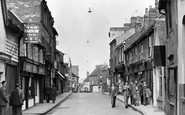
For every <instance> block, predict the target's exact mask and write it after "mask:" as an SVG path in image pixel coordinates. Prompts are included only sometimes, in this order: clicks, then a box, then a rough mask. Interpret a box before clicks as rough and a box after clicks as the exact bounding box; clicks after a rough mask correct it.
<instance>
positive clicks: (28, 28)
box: [24, 24, 41, 43]
mask: <svg viewBox="0 0 185 115" xmlns="http://www.w3.org/2000/svg"><path fill="white" fill-rule="evenodd" d="M24 30H25V40H24V42H25V43H41V38H39V25H38V24H24Z"/></svg>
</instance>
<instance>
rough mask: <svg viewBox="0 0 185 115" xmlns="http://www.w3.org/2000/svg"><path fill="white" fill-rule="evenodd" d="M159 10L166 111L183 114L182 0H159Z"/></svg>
mask: <svg viewBox="0 0 185 115" xmlns="http://www.w3.org/2000/svg"><path fill="white" fill-rule="evenodd" d="M158 9H159V12H160V13H161V14H163V15H165V18H166V24H167V26H166V32H167V36H166V41H167V43H166V89H167V90H166V112H167V114H168V115H184V114H185V110H184V107H185V103H184V102H185V85H184V84H185V79H184V73H185V71H184V59H185V56H184V49H185V48H184V31H185V29H184V24H185V18H184V17H185V16H184V15H185V13H184V10H185V2H184V1H183V0H159V8H158Z"/></svg>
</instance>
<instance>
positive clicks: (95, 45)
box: [47, 0, 155, 80]
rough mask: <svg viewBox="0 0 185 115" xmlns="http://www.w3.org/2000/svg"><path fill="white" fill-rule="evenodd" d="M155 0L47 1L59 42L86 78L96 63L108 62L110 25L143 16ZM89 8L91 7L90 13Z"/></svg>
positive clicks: (121, 23) (81, 76) (80, 75)
mask: <svg viewBox="0 0 185 115" xmlns="http://www.w3.org/2000/svg"><path fill="white" fill-rule="evenodd" d="M154 2H155V0H47V4H48V7H49V9H50V11H51V14H52V16H53V18H54V20H55V25H54V27H55V28H56V30H57V31H58V34H59V36H58V38H57V41H59V45H57V49H59V50H60V51H62V52H64V53H67V54H68V55H67V56H68V57H70V58H71V61H72V65H78V66H79V77H80V78H81V80H82V79H84V78H85V77H86V72H87V71H89V72H90V73H91V72H92V71H93V70H94V69H95V65H99V64H103V63H107V64H109V56H110V54H109V50H110V48H109V37H108V32H109V29H110V27H121V26H123V24H124V23H125V22H129V20H130V17H131V16H136V15H139V16H143V14H144V12H145V8H149V5H151V6H152V7H154ZM89 7H90V8H91V9H92V12H91V13H88V9H89Z"/></svg>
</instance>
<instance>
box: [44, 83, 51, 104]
mask: <svg viewBox="0 0 185 115" xmlns="http://www.w3.org/2000/svg"><path fill="white" fill-rule="evenodd" d="M50 93H51V87H50V86H49V83H48V82H47V83H46V87H45V98H46V101H47V103H49V101H50Z"/></svg>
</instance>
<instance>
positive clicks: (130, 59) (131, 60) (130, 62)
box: [130, 52, 132, 63]
mask: <svg viewBox="0 0 185 115" xmlns="http://www.w3.org/2000/svg"><path fill="white" fill-rule="evenodd" d="M131 62H132V52H130V63H131Z"/></svg>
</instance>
